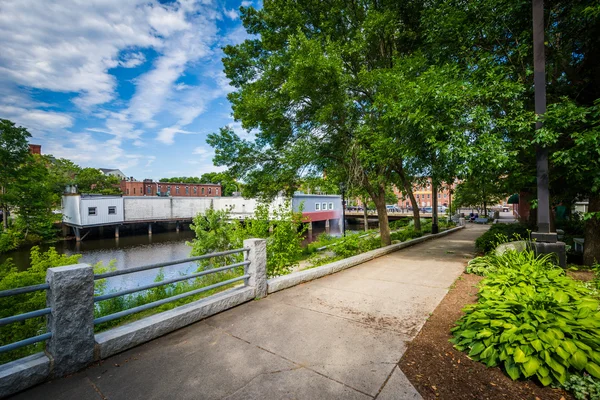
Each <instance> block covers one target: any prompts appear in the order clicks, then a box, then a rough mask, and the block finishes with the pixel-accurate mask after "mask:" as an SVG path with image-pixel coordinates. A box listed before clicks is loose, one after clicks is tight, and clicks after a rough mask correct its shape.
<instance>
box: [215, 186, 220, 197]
mask: <svg viewBox="0 0 600 400" xmlns="http://www.w3.org/2000/svg"><path fill="white" fill-rule="evenodd" d="M215 195H217V196H218V195H219V188H215Z"/></svg>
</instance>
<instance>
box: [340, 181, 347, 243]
mask: <svg viewBox="0 0 600 400" xmlns="http://www.w3.org/2000/svg"><path fill="white" fill-rule="evenodd" d="M340 192H342V234H343V236H344V237H346V196H345V195H346V184H345V183H344V182H340Z"/></svg>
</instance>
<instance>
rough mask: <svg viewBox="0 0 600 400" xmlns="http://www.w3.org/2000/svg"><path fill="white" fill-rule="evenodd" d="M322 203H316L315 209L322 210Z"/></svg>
mask: <svg viewBox="0 0 600 400" xmlns="http://www.w3.org/2000/svg"><path fill="white" fill-rule="evenodd" d="M320 210H321V205H320V204H319V203H315V211H320Z"/></svg>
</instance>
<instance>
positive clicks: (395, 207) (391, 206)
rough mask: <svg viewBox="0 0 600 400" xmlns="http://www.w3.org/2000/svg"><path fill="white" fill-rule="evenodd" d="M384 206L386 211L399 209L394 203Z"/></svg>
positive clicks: (398, 210)
mask: <svg viewBox="0 0 600 400" xmlns="http://www.w3.org/2000/svg"><path fill="white" fill-rule="evenodd" d="M385 208H387V211H388V212H400V209H399V208H398V206H395V205H393V204H392V205H390V204H388V205H387V206H385Z"/></svg>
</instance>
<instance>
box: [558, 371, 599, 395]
mask: <svg viewBox="0 0 600 400" xmlns="http://www.w3.org/2000/svg"><path fill="white" fill-rule="evenodd" d="M563 388H565V390H568V391H569V392H571V393H573V396H574V397H575V398H576V399H577V400H600V381H597V380H595V379H594V378H593V377H592V376H591V375H589V374H583V376H579V375H571V376H570V377H569V379H568V380H567V382H566V383H565V384H564V385H563Z"/></svg>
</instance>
